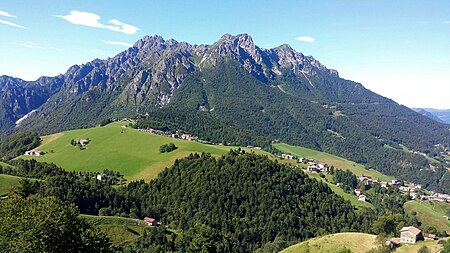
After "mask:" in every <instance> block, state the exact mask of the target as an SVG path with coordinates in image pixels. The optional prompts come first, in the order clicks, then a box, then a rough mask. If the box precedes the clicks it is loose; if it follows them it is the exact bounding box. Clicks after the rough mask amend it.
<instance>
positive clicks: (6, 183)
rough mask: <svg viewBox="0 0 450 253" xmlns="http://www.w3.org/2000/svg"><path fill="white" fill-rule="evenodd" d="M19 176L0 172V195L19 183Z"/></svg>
mask: <svg viewBox="0 0 450 253" xmlns="http://www.w3.org/2000/svg"><path fill="white" fill-rule="evenodd" d="M21 179H22V178H21V177H15V176H10V175H5V174H0V195H4V194H7V193H8V192H9V190H11V189H12V188H13V187H14V186H16V185H19V181H20V180H21Z"/></svg>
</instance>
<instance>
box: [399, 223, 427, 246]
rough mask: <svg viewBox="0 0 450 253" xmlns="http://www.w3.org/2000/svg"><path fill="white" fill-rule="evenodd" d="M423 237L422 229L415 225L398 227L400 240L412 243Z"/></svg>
mask: <svg viewBox="0 0 450 253" xmlns="http://www.w3.org/2000/svg"><path fill="white" fill-rule="evenodd" d="M421 239H423V235H422V231H420V229H418V228H416V227H412V226H411V227H403V228H402V229H400V242H403V243H411V244H414V243H416V242H417V241H418V240H421Z"/></svg>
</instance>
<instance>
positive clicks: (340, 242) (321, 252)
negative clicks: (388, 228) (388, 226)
mask: <svg viewBox="0 0 450 253" xmlns="http://www.w3.org/2000/svg"><path fill="white" fill-rule="evenodd" d="M376 246H377V242H376V235H371V234H363V233H339V234H331V235H326V236H322V237H317V238H313V239H310V240H308V241H304V242H301V243H298V244H296V245H293V246H291V247H289V248H286V249H284V250H282V251H281V252H280V253H306V252H314V253H333V252H337V251H339V250H340V249H343V248H344V247H346V248H347V249H350V250H351V252H353V253H365V252H367V251H369V250H371V249H373V248H376Z"/></svg>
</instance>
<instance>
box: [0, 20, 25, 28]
mask: <svg viewBox="0 0 450 253" xmlns="http://www.w3.org/2000/svg"><path fill="white" fill-rule="evenodd" d="M0 23H1V24H4V25H9V26H13V27H18V28H22V29H28V28H27V27H25V26H23V25H18V24H16V23H13V22H9V21H5V20H0Z"/></svg>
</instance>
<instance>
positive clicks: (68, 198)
mask: <svg viewBox="0 0 450 253" xmlns="http://www.w3.org/2000/svg"><path fill="white" fill-rule="evenodd" d="M15 165H16V168H17V169H16V170H15V171H14V173H17V174H21V175H22V174H27V175H28V176H35V177H37V178H41V179H44V180H39V181H35V182H32V181H23V182H22V184H21V186H19V187H18V188H17V189H16V191H17V192H18V195H20V196H23V197H25V198H26V197H28V196H30V195H33V194H39V195H43V196H54V197H56V198H57V199H58V200H59V201H61V203H63V204H66V205H67V204H72V203H73V204H76V205H77V206H78V208H79V210H80V212H81V213H86V214H99V213H100V214H101V215H121V216H125V217H133V218H143V217H145V216H149V217H154V218H156V219H157V220H158V221H161V222H162V224H163V225H167V226H169V227H170V228H174V229H180V230H182V231H183V233H182V234H174V233H171V232H169V231H166V229H165V228H164V227H161V228H159V230H155V231H153V232H150V234H149V235H144V236H143V237H142V240H147V239H148V237H147V236H150V237H151V236H156V237H158V236H160V235H161V233H162V234H163V235H164V234H168V235H169V236H168V237H165V236H164V238H166V239H163V240H162V241H159V242H158V243H155V245H153V246H155V247H165V249H167V250H171V251H180V252H192V251H195V250H194V249H202V248H203V249H207V251H208V252H212V251H214V252H252V251H255V250H257V249H258V248H263V247H265V245H266V244H268V243H269V244H270V243H273V242H274V241H276V243H277V244H280V245H285V244H286V243H287V242H288V241H298V240H303V239H307V238H311V237H315V236H317V235H322V234H327V233H335V232H340V231H347V230H359V229H361V226H362V225H361V224H362V223H363V222H361V219H362V217H361V216H360V215H359V214H357V213H355V211H354V209H353V207H352V206H351V204H350V202H348V201H344V199H343V198H342V197H340V196H338V195H336V194H335V193H334V192H333V191H332V190H331V189H330V188H329V187H328V186H327V185H326V184H324V183H321V182H318V181H317V180H315V179H312V178H310V177H308V176H307V175H306V174H305V173H304V172H302V171H301V170H296V169H292V168H290V167H286V166H285V165H281V164H278V163H277V162H274V161H271V160H269V159H268V158H267V157H265V156H258V155H254V154H242V153H241V152H239V151H232V152H230V153H229V154H228V155H226V156H223V157H220V158H214V157H212V156H210V155H207V154H203V155H201V156H200V155H191V156H189V157H187V158H184V159H182V160H177V161H176V162H175V164H174V165H173V166H172V167H171V168H168V169H166V170H165V171H164V172H162V173H161V174H160V176H159V177H158V178H157V179H155V180H153V181H151V182H150V183H145V182H143V181H137V182H131V183H129V184H128V185H126V186H117V185H116V184H117V183H118V182H119V181H120V180H116V179H117V178H118V176H117V175H116V174H114V173H111V172H109V173H107V174H108V176H107V178H109V180H107V181H100V180H97V179H95V174H90V173H77V172H65V171H63V170H61V169H59V168H58V167H56V166H54V165H50V164H44V163H36V162H35V161H33V160H31V161H26V160H18V161H17V162H16V164H15ZM4 171H6V172H11V173H13V172H12V171H9V170H4ZM152 233H156V234H152ZM146 238H147V239H146ZM140 243H141V244H142V245H147V246H146V247H153V246H151V245H150V246H149V245H148V244H149V242H148V241H147V242H146V243H145V242H144V241H141V242H137V244H136V245H139V244H140ZM161 243H162V245H161ZM150 244H151V243H150ZM136 245H133V246H130V247H138V246H136ZM205 247H206V248H205ZM124 250H131V248H126V247H125V248H124ZM131 252H132V251H131Z"/></svg>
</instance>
